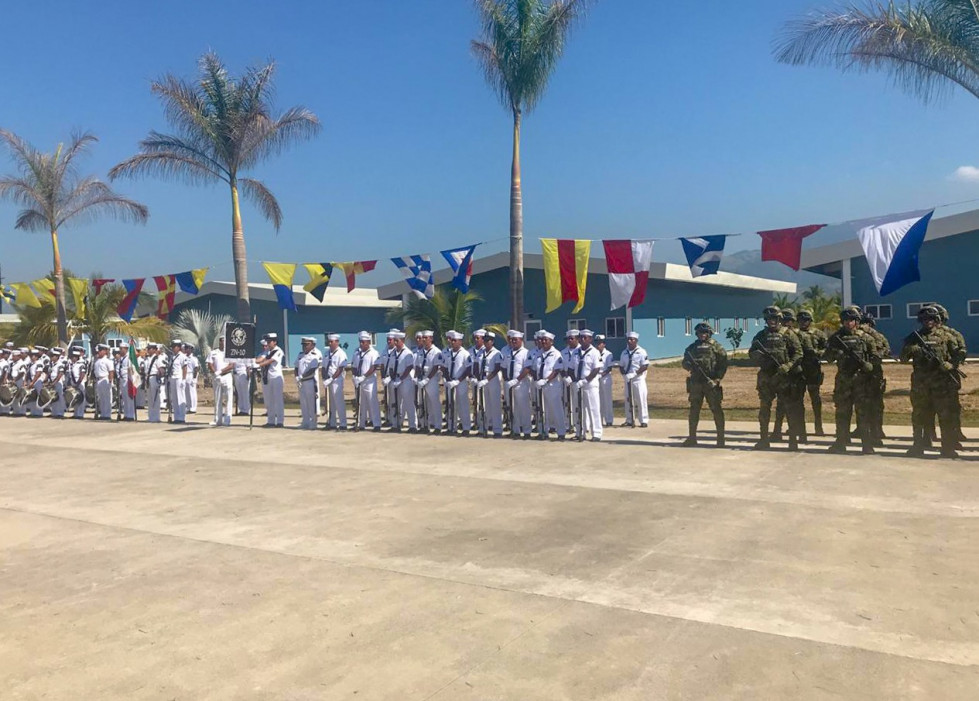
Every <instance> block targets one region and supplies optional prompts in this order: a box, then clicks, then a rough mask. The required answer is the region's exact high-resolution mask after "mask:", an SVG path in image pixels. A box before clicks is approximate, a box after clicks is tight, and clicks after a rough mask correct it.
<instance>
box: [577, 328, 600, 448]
mask: <svg viewBox="0 0 979 701" xmlns="http://www.w3.org/2000/svg"><path fill="white" fill-rule="evenodd" d="M603 367H604V365H603V363H602V355H601V353H599V352H598V349H597V348H595V346H588V348H582V349H581V354H580V358H579V360H578V382H577V383H576V385H575V387H576V389H577V390H580V392H581V406H580V408H579V411H580V412H581V419H580V422H581V434H580V437H581V438H584V437H585V434H587V433H588V432H589V431H591V436H592V440H596V441H599V440H601V439H602V406H601V397H600V393H599V390H598V382H599V380H598V374H595V377H593V378H592V379H591V380H589V379H588V377H589V376H590V375H592V374H593V373H596V371H597V373H600V372H601V371H602V368H603ZM582 383H584V384H583V385H582Z"/></svg>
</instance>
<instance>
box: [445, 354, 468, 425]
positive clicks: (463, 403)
mask: <svg viewBox="0 0 979 701" xmlns="http://www.w3.org/2000/svg"><path fill="white" fill-rule="evenodd" d="M442 356H443V362H444V366H443V367H444V372H445V394H446V400H448V399H450V398H451V400H452V406H451V407H450V408H449V411H448V414H449V415H448V416H447V417H446V421H447V424H448V429H449V431H450V432H451V433H455V432H456V430H457V429H458V428H459V426H460V424H461V426H462V430H463V431H469V430H471V429H472V414H471V413H470V411H469V383H468V382H467V381H466V380H465V379H464V376H465V375H466V371H467V370H468V369H469V366H470V364H471V361H470V355H469V351H467V350H466V349H465V348H460V349H459V350H457V351H454V350H452V349H451V348H447V349H446V350H445V351H444V352H443V353H442Z"/></svg>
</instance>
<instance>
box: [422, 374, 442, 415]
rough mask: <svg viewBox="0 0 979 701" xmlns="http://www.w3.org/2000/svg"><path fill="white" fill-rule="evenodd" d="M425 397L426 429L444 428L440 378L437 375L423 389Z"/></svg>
mask: <svg viewBox="0 0 979 701" xmlns="http://www.w3.org/2000/svg"><path fill="white" fill-rule="evenodd" d="M422 393H423V394H424V395H425V400H424V401H425V423H426V424H427V425H426V428H442V398H441V397H440V396H439V376H438V375H436V376H435V377H433V378H432V379H430V380H429V381H428V384H427V385H425V386H424V387H423V388H422Z"/></svg>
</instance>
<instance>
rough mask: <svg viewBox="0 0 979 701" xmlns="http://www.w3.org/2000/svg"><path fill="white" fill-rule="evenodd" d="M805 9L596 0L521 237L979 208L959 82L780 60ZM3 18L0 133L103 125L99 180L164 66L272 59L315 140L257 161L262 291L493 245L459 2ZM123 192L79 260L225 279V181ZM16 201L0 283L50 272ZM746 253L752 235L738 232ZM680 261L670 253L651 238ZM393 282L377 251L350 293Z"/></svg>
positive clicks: (13, 11)
mask: <svg viewBox="0 0 979 701" xmlns="http://www.w3.org/2000/svg"><path fill="white" fill-rule="evenodd" d="M816 6H818V3H816V2H812V1H811V0H752V2H747V3H719V2H718V3H660V2H650V1H649V0H604V1H603V2H597V3H596V4H595V5H594V7H593V9H592V11H591V12H590V13H589V15H588V17H587V18H586V21H585V22H584V23H583V24H582V25H580V26H579V27H578V29H577V31H576V32H575V34H574V36H573V37H572V41H571V43H570V46H569V48H568V51H567V53H566V56H565V57H564V59H563V60H562V61H561V64H560V65H559V67H558V70H557V72H556V74H555V75H554V77H553V79H552V82H551V84H550V88H549V90H548V93H547V95H546V97H545V99H544V101H543V102H542V103H541V105H540V106H539V107H538V108H537V110H536V111H535V112H533V113H532V114H530V115H529V116H528V117H527V119H526V120H525V124H524V132H523V155H522V159H523V183H524V202H525V235H526V237H527V242H526V247H527V250H528V251H536V250H539V244H538V243H537V240H536V239H537V238H538V237H542V236H557V237H580V238H594V239H600V238H630V237H631V238H648V237H669V236H679V235H684V236H688V235H704V234H717V233H736V232H742V231H756V230H759V229H769V228H777V227H782V226H795V225H802V224H807V223H812V222H836V221H843V220H847V219H852V218H857V217H865V216H871V215H875V214H883V213H887V212H890V211H906V210H909V209H915V208H919V207H925V206H930V205H935V204H940V203H945V202H955V201H959V200H966V199H970V198H972V197H979V179H973V180H969V179H968V178H955V177H953V173H954V172H955V171H956V169H958V168H960V167H962V166H974V165H979V153H977V152H976V149H975V147H973V146H972V145H973V144H976V143H979V138H977V137H979V120H977V119H976V118H975V115H976V108H977V105H976V103H975V101H974V100H972V99H971V98H969V97H967V96H966V95H965V94H964V93H963V92H957V93H955V94H954V95H953V96H952V97H951V99H949V100H946V101H945V102H942V103H939V104H935V105H931V106H928V107H925V106H922V105H921V104H920V103H918V102H917V101H915V100H914V99H912V98H910V97H908V96H906V95H904V94H903V93H901V92H900V91H898V90H896V89H894V88H892V87H891V86H890V85H889V84H888V83H887V81H886V79H885V78H884V77H883V76H881V75H876V74H870V75H859V74H854V75H843V74H841V73H839V72H837V71H835V70H833V69H828V68H809V67H805V68H793V67H787V66H781V65H778V64H776V63H775V62H774V61H773V59H772V58H771V43H772V39H773V37H774V36H775V34H776V32H777V31H778V29H779V27H780V26H781V25H782V23H783V22H784V21H785V20H787V19H790V18H792V17H794V16H797V15H798V14H800V13H802V12H805V11H806V10H808V9H811V8H813V7H816ZM89 8H91V9H89ZM5 25H6V26H7V27H13V28H17V27H20V28H23V31H8V32H6V33H5V37H4V41H3V42H2V43H0V65H2V66H4V70H3V72H2V74H0V105H2V109H0V126H3V127H4V128H6V129H10V130H12V131H14V132H16V133H17V134H19V135H21V136H22V137H24V138H26V139H28V140H29V141H31V142H32V143H34V144H35V145H37V146H38V147H41V148H43V149H45V150H51V149H53V148H54V147H55V146H56V145H57V143H58V142H59V141H60V140H63V139H65V138H66V137H67V135H68V134H69V133H70V132H71V130H72V129H89V130H92V131H94V132H95V133H96V134H97V135H98V136H99V137H100V143H99V144H97V145H96V148H95V150H94V152H93V154H92V155H91V157H89V158H88V159H87V160H86V161H85V162H84V165H83V167H84V169H85V170H86V171H87V172H91V173H95V174H99V175H101V176H104V175H105V173H106V171H107V170H108V169H109V168H110V167H111V166H112V165H114V164H115V163H117V162H118V161H120V160H122V159H123V158H126V157H128V156H129V155H131V154H132V153H134V152H135V151H136V147H137V143H138V141H139V140H140V139H141V138H142V137H143V136H145V134H146V133H147V131H148V130H149V129H159V130H166V127H167V125H166V123H165V121H164V119H163V115H162V111H161V109H160V106H159V104H158V102H157V101H156V99H155V98H154V97H153V96H152V95H151V94H150V91H149V84H150V81H151V80H152V79H153V78H156V77H159V76H160V75H162V74H164V73H167V72H171V73H175V74H177V75H180V76H183V77H186V78H191V77H193V76H194V74H195V69H196V59H197V58H198V57H199V56H200V55H201V54H202V53H203V52H205V51H207V50H208V49H213V50H215V51H216V52H218V54H219V55H220V56H221V57H222V58H223V59H224V60H225V61H226V63H227V64H228V66H229V67H230V68H231V69H232V71H235V72H237V71H240V70H241V69H242V68H243V67H244V66H246V65H249V64H252V63H255V62H260V61H262V60H263V59H266V58H268V57H273V58H275V59H276V61H277V63H278V67H279V73H278V81H277V86H278V91H277V92H278V97H277V104H278V106H279V108H285V107H288V106H291V105H294V104H303V105H305V106H307V107H308V108H310V109H311V110H313V111H314V112H315V113H316V114H317V115H319V117H320V119H321V120H322V122H323V126H324V129H323V132H322V134H321V135H320V136H319V137H318V138H317V139H315V140H314V141H312V142H308V143H301V144H299V145H298V146H296V147H295V148H293V149H291V150H290V151H288V152H287V153H286V154H284V155H282V156H280V157H278V158H275V159H273V160H271V161H269V162H268V163H267V164H265V165H263V166H261V167H260V168H259V169H257V170H256V171H254V172H253V173H252V175H254V176H255V177H258V178H260V179H262V180H264V181H265V182H266V183H267V185H268V186H269V187H270V188H271V189H272V191H273V192H275V193H276V195H277V196H278V198H279V202H280V204H281V206H282V209H283V212H284V223H283V227H282V231H281V232H280V233H279V234H278V235H276V234H275V233H274V231H273V229H272V227H271V225H269V224H268V223H266V222H265V221H263V220H262V218H261V216H260V215H259V213H258V212H257V210H255V209H254V208H252V207H251V206H248V205H246V206H245V209H244V211H243V220H244V227H245V235H246V241H247V244H248V255H249V261H250V265H249V268H250V275H251V279H252V280H253V281H259V282H266V281H267V280H266V278H265V276H264V273H262V272H261V269H260V264H259V261H261V260H272V261H283V262H310V261H324V260H354V259H370V258H387V257H391V256H397V255H407V254H414V253H424V252H432V253H436V252H437V251H438V250H439V249H440V248H448V247H451V246H455V245H463V244H466V243H470V242H475V241H486V240H496V239H501V238H505V237H506V235H507V232H508V226H509V224H508V197H509V169H510V117H509V114H508V113H507V112H506V111H505V110H504V109H503V108H502V107H501V106H500V105H499V103H498V102H497V100H496V97H495V95H494V94H493V93H492V92H491V91H490V89H489V88H488V87H487V86H486V84H485V83H484V81H483V78H482V75H481V73H480V71H479V69H478V67H477V65H476V64H475V62H474V60H473V59H472V58H471V57H470V54H469V41H470V39H471V38H473V37H474V36H475V35H476V34H477V31H478V26H477V21H476V17H475V14H474V11H473V9H472V5H471V3H470V2H468V1H467V0H415V1H413V2H403V1H396V0H372V1H370V2H338V1H336V0H324V1H323V2H319V3H312V2H307V3H298V2H297V3H275V4H273V3H269V2H267V0H264V1H256V0H241V1H239V2H235V3H230V2H206V3H201V2H189V1H186V0H177V1H172V2H167V3H133V2H131V0H130V1H125V2H123V1H120V0H103V2H100V3H96V4H90V3H78V2H76V1H74V0H72V1H70V2H69V1H62V0H57V1H55V0H49V1H46V2H40V3H13V4H11V5H10V6H9V7H7V8H5ZM11 170H12V165H11V163H10V160H9V158H8V157H7V155H6V154H0V172H10V171H11ZM969 174H970V175H972V176H977V175H979V171H977V172H970V173H969ZM115 186H116V187H117V189H119V190H120V191H121V192H123V193H125V194H126V195H128V196H131V197H134V198H136V199H139V200H140V201H142V202H144V203H145V204H147V205H148V206H149V207H150V211H151V218H150V221H149V223H148V224H147V225H146V226H141V227H134V226H131V225H121V224H117V223H115V222H112V221H103V222H100V223H95V224H88V225H85V226H80V227H77V228H71V229H66V230H64V231H63V232H62V246H63V249H62V253H63V258H64V262H65V264H66V265H67V266H69V267H70V268H72V269H73V270H75V271H76V272H79V273H83V274H87V273H89V272H91V271H94V270H99V271H101V272H103V273H104V274H105V275H107V276H109V277H116V278H121V277H148V276H151V275H154V274H164V273H170V272H179V271H181V270H186V269H188V268H193V267H199V266H203V265H210V266H211V267H212V272H211V275H210V277H211V278H213V279H231V277H232V267H231V252H230V198H229V196H228V193H227V192H226V191H225V190H224V189H222V188H219V187H217V186H215V187H193V186H188V185H184V184H181V183H170V182H163V181H159V180H139V181H128V180H123V181H117V183H116V185H115ZM15 211H16V210H15V208H14V207H13V206H11V205H8V204H2V205H0V264H2V266H3V271H2V272H3V277H4V279H5V280H6V281H8V282H13V281H19V280H31V279H34V278H37V277H40V276H42V275H44V274H45V273H46V272H47V271H48V270H49V269H50V265H51V262H50V244H49V241H48V239H47V237H46V236H44V235H41V234H31V233H25V232H19V231H15V230H14V228H13V221H14V217H15ZM941 215H942V212H941V211H939V212H938V213H937V215H936V216H941ZM505 246H506V243H505V241H497V242H495V243H493V244H490V245H488V246H486V247H485V249H484V251H483V252H484V253H490V252H494V251H497V250H503V249H504V248H505ZM757 246H758V239H757V237H755V236H753V235H752V236H742V237H739V238H737V239H732V240H731V242H730V244H729V247H730V248H731V250H737V249H743V248H749V247H757ZM678 256H679V246H678V245H677V244H676V243H673V242H671V243H663V244H658V245H657V249H656V250H655V252H654V258H655V259H657V260H664V259H669V260H675V259H677V257H678ZM722 269H723V264H722ZM302 278H304V274H302V273H300V274H299V275H298V276H297V280H300V279H302ZM396 278H397V272H396V271H395V269H394V267H393V265H390V264H388V263H382V264H379V272H377V273H373V274H371V275H370V276H368V277H365V278H364V280H363V282H364V283H365V284H378V283H381V282H386V281H389V280H392V279H396Z"/></svg>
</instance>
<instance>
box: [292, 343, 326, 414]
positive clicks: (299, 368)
mask: <svg viewBox="0 0 979 701" xmlns="http://www.w3.org/2000/svg"><path fill="white" fill-rule="evenodd" d="M322 360H323V356H322V355H320V352H319V351H318V350H317V349H316V348H312V349H310V350H309V352H307V353H303V352H301V351H300V353H299V355H298V356H296V362H295V370H296V383H297V384H298V385H299V415H300V417H301V418H302V423H301V424H300V428H304V429H309V430H316V423H317V420H318V418H319V412H318V411H317V409H316V406H317V401H316V400H317V399H319V396H320V378H319V375H320V364H321V362H322Z"/></svg>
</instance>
